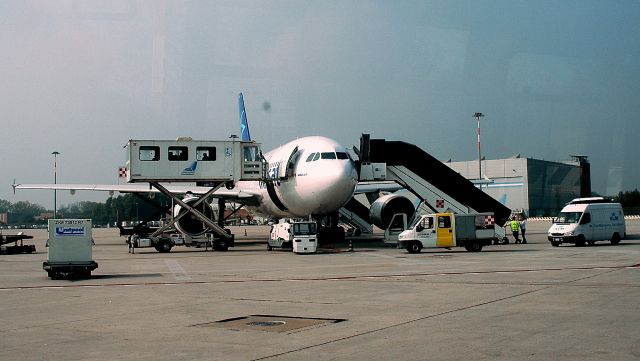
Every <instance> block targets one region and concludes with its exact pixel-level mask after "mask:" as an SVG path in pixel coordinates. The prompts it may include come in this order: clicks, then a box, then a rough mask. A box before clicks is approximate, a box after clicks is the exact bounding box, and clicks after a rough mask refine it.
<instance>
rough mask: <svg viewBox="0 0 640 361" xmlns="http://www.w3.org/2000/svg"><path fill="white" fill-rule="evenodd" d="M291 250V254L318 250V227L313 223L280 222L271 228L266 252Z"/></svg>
mask: <svg viewBox="0 0 640 361" xmlns="http://www.w3.org/2000/svg"><path fill="white" fill-rule="evenodd" d="M273 247H279V248H291V249H292V250H293V253H315V252H316V251H317V249H318V226H317V224H316V222H313V221H291V220H290V221H287V220H280V222H279V223H276V224H274V225H273V226H272V227H271V232H270V233H269V240H268V241H267V250H269V251H271V250H272V249H273Z"/></svg>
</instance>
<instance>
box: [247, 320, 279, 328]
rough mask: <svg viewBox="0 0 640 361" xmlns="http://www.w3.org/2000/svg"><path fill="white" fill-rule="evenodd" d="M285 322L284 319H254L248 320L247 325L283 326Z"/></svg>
mask: <svg viewBox="0 0 640 361" xmlns="http://www.w3.org/2000/svg"><path fill="white" fill-rule="evenodd" d="M286 324H287V323H286V322H284V321H256V322H249V323H247V325H249V326H263V327H270V326H283V325H286Z"/></svg>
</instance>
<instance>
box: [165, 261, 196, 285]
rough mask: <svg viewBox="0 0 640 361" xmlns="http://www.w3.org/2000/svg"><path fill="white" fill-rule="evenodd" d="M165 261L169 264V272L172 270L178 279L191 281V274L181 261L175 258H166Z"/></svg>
mask: <svg viewBox="0 0 640 361" xmlns="http://www.w3.org/2000/svg"><path fill="white" fill-rule="evenodd" d="M164 263H166V264H167V267H168V268H169V272H171V274H172V275H173V278H175V279H176V281H191V276H189V275H188V274H187V271H185V270H184V268H182V266H181V265H180V262H178V261H176V260H175V259H166V260H164Z"/></svg>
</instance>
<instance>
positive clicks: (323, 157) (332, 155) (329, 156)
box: [321, 152, 336, 159]
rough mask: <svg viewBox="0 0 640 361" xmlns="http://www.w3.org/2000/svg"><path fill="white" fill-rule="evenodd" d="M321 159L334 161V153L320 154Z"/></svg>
mask: <svg viewBox="0 0 640 361" xmlns="http://www.w3.org/2000/svg"><path fill="white" fill-rule="evenodd" d="M321 157H322V159H336V153H333V152H322V155H321Z"/></svg>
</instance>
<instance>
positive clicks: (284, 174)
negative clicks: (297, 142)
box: [278, 146, 300, 180]
mask: <svg viewBox="0 0 640 361" xmlns="http://www.w3.org/2000/svg"><path fill="white" fill-rule="evenodd" d="M299 157H300V152H298V147H297V146H296V147H295V148H294V149H293V151H292V152H291V155H289V159H288V160H287V164H286V165H284V166H282V165H281V166H280V169H278V177H279V178H280V179H282V180H284V179H287V178H289V177H293V176H294V175H295V167H296V163H297V162H298V158H299Z"/></svg>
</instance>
